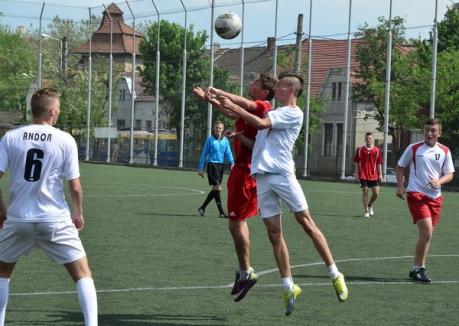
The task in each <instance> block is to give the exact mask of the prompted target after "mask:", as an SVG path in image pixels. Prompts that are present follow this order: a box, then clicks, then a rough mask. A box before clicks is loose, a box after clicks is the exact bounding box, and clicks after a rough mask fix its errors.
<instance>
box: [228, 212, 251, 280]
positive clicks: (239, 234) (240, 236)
mask: <svg viewBox="0 0 459 326" xmlns="http://www.w3.org/2000/svg"><path fill="white" fill-rule="evenodd" d="M228 222H229V230H230V232H231V235H232V237H233V241H234V249H235V250H236V255H237V259H238V262H239V268H240V270H241V271H248V270H249V269H250V257H249V248H250V232H249V227H248V226H247V223H246V221H245V220H242V221H241V220H235V219H229V221H228Z"/></svg>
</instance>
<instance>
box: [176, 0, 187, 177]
mask: <svg viewBox="0 0 459 326" xmlns="http://www.w3.org/2000/svg"><path fill="white" fill-rule="evenodd" d="M180 3H181V4H182V7H183V10H184V12H185V28H184V33H183V34H184V35H183V58H182V59H183V62H182V103H181V107H180V152H179V162H178V167H179V168H183V149H184V144H185V104H186V96H185V93H186V60H187V53H186V37H187V32H188V29H187V26H188V25H187V18H188V11H187V10H186V7H185V5H184V3H183V0H180Z"/></svg>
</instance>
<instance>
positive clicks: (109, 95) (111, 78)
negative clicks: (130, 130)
mask: <svg viewBox="0 0 459 326" xmlns="http://www.w3.org/2000/svg"><path fill="white" fill-rule="evenodd" d="M103 6H104V8H105V12H106V13H107V16H108V18H109V19H110V56H109V63H108V65H109V68H108V69H109V70H108V137H107V162H110V152H111V148H110V147H111V132H110V130H111V127H112V93H113V89H112V87H113V86H112V85H113V19H112V15H110V13H109V12H108V9H107V7H106V6H105V5H103Z"/></svg>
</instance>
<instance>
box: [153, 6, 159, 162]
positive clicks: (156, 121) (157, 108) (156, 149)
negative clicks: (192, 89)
mask: <svg viewBox="0 0 459 326" xmlns="http://www.w3.org/2000/svg"><path fill="white" fill-rule="evenodd" d="M151 2H152V3H153V6H154V7H155V10H156V14H157V15H158V23H157V25H158V31H157V32H158V38H157V45H156V94H155V97H156V110H155V153H154V156H153V166H158V137H159V131H158V127H159V123H158V122H159V121H158V120H159V65H160V63H161V58H160V56H161V52H160V51H159V45H160V42H159V41H160V38H159V36H160V27H161V21H160V16H159V11H158V8H157V7H156V4H155V2H154V1H153V0H151Z"/></svg>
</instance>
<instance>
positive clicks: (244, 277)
mask: <svg viewBox="0 0 459 326" xmlns="http://www.w3.org/2000/svg"><path fill="white" fill-rule="evenodd" d="M251 272H252V271H251V270H250V269H249V270H248V271H241V272H240V273H239V281H245V280H247V279H248V278H249V275H250V273H251Z"/></svg>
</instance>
